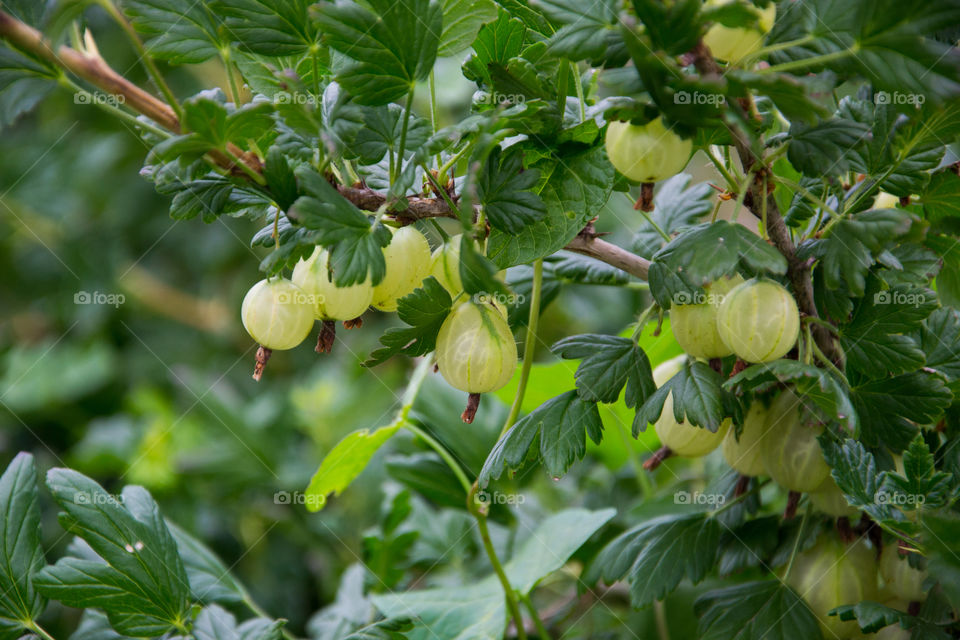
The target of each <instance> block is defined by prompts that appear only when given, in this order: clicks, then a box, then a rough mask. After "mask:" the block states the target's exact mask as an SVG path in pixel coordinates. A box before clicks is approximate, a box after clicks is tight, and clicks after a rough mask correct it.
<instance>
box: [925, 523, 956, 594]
mask: <svg viewBox="0 0 960 640" xmlns="http://www.w3.org/2000/svg"><path fill="white" fill-rule="evenodd" d="M920 523H921V527H922V535H923V546H924V549H925V550H926V552H927V571H928V572H929V574H930V577H931V578H933V579H934V580H936V581H938V582H939V583H940V586H941V587H943V592H944V594H945V595H946V598H947V600H949V601H950V605H951V606H952V607H954V608H957V607H960V518H958V517H957V515H956V514H953V513H950V512H944V513H940V514H937V513H932V514H924V516H923V518H922V519H921V520H920Z"/></svg>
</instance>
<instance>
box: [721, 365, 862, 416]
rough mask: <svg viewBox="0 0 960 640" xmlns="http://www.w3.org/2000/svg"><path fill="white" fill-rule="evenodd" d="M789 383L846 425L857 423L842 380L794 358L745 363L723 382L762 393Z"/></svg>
mask: <svg viewBox="0 0 960 640" xmlns="http://www.w3.org/2000/svg"><path fill="white" fill-rule="evenodd" d="M785 384H792V385H793V386H794V387H795V388H796V390H797V393H798V394H799V395H801V396H803V398H805V399H807V400H812V401H813V402H814V403H815V404H816V405H817V406H818V407H819V408H820V409H821V410H822V412H823V415H824V416H827V417H829V418H831V419H836V420H838V421H840V422H841V423H842V424H844V426H846V427H847V428H849V429H855V428H856V426H857V412H856V411H855V410H854V408H853V404H852V403H851V402H850V397H849V396H848V395H847V391H846V389H845V387H844V385H843V383H842V382H841V381H839V380H837V378H836V377H834V375H833V374H832V373H830V372H829V371H827V370H826V369H821V368H820V367H815V366H813V365H811V364H804V363H802V362H798V361H797V360H786V359H783V360H776V361H774V362H767V363H764V364H755V365H751V366H749V367H747V368H746V369H744V370H743V371H741V372H740V373H738V374H737V375H735V376H734V377H732V378H730V379H729V380H727V381H726V382H724V383H723V386H724V388H725V389H730V390H734V389H737V390H740V391H743V390H751V391H753V392H755V393H763V392H764V391H768V390H771V389H774V388H776V387H777V386H779V385H785Z"/></svg>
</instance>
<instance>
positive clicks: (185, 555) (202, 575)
mask: <svg viewBox="0 0 960 640" xmlns="http://www.w3.org/2000/svg"><path fill="white" fill-rule="evenodd" d="M167 528H168V529H169V530H170V534H171V535H172V536H173V539H174V540H176V542H177V551H178V552H179V554H180V558H181V559H182V560H183V567H184V569H185V570H186V572H187V578H188V580H189V582H190V593H191V595H192V597H193V599H194V600H196V601H198V602H206V603H211V602H217V603H220V604H236V603H239V602H243V600H244V598H245V596H246V592H245V590H244V588H243V587H242V586H241V585H240V583H239V582H237V581H236V579H235V578H234V577H233V575H232V574H231V573H230V570H229V569H228V568H227V566H226V565H225V564H223V562H222V561H221V560H220V558H218V557H217V556H216V555H215V554H214V553H213V551H211V550H210V549H208V548H207V547H206V546H205V545H204V544H203V543H202V542H200V541H199V540H197V539H196V538H194V537H193V536H192V535H190V534H189V533H187V532H186V531H184V530H183V529H181V528H180V527H178V526H177V525H175V524H173V523H172V522H169V521H168V522H167Z"/></svg>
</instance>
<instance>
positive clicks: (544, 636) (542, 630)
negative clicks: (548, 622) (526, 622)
mask: <svg viewBox="0 0 960 640" xmlns="http://www.w3.org/2000/svg"><path fill="white" fill-rule="evenodd" d="M520 600H521V601H522V602H523V605H524V606H525V607H526V608H527V611H529V612H530V617H531V618H532V619H533V626H534V627H536V628H537V635H538V636H540V638H541V640H550V632H549V631H547V628H546V627H545V626H544V625H543V621H541V620H540V616H539V615H537V608H536V607H534V606H533V601H532V600H531V599H530V596H529V595H521V596H520Z"/></svg>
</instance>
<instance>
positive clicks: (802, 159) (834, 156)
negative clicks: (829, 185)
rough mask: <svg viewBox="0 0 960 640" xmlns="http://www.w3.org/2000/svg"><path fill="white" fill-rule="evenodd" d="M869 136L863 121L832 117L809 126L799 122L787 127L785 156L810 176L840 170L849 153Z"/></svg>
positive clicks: (830, 173)
mask: <svg viewBox="0 0 960 640" xmlns="http://www.w3.org/2000/svg"><path fill="white" fill-rule="evenodd" d="M869 135H870V129H869V128H867V126H866V125H865V124H861V123H859V122H854V121H851V120H841V119H833V120H826V121H824V122H821V123H820V124H818V125H816V126H813V127H810V126H807V125H805V124H803V123H802V122H800V121H794V122H793V123H792V124H791V126H790V142H789V144H790V146H789V148H788V149H787V159H788V160H789V161H790V164H792V165H793V166H794V167H795V168H796V169H797V171H799V172H800V173H804V174H807V175H809V176H824V175H828V176H829V175H835V174H838V173H843V172H844V171H846V170H847V167H848V166H849V154H850V153H851V150H853V149H855V148H856V147H857V146H858V145H860V144H861V143H862V142H863V141H865V140H866V139H867V138H868V137H869Z"/></svg>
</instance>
